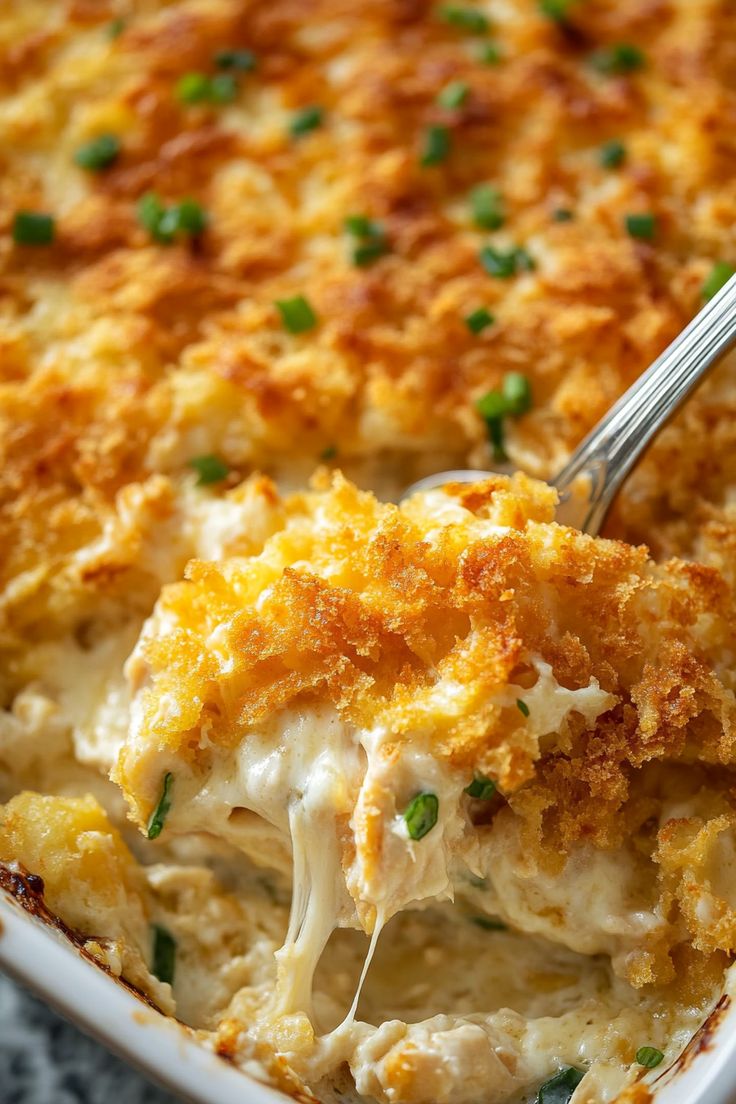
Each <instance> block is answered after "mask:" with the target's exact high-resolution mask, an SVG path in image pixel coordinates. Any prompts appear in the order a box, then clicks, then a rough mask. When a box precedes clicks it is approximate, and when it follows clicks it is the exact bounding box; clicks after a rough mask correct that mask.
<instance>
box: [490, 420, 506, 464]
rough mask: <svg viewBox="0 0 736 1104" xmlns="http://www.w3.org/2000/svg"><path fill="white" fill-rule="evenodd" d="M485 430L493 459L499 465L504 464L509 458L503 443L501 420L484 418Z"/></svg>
mask: <svg viewBox="0 0 736 1104" xmlns="http://www.w3.org/2000/svg"><path fill="white" fill-rule="evenodd" d="M486 429H487V430H488V440H489V441H490V442H491V449H492V451H493V459H494V460H495V461H496V462H497V463H499V464H503V463H505V462H506V461H507V460H508V458H509V457H508V453H507V452H506V446H505V443H504V428H503V418H486Z"/></svg>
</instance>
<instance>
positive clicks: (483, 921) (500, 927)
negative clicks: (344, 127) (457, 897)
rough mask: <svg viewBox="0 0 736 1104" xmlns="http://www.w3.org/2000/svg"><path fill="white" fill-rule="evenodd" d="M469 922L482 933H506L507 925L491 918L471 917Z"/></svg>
mask: <svg viewBox="0 0 736 1104" xmlns="http://www.w3.org/2000/svg"><path fill="white" fill-rule="evenodd" d="M471 920H472V922H473V923H474V924H475V925H476V926H477V927H479V928H483V929H484V931H508V925H507V924H504V922H503V920H496V919H495V918H494V917H492V916H471Z"/></svg>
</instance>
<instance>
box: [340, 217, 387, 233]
mask: <svg viewBox="0 0 736 1104" xmlns="http://www.w3.org/2000/svg"><path fill="white" fill-rule="evenodd" d="M345 229H346V230H347V232H348V234H353V235H354V236H355V237H356V238H381V237H383V227H382V226H381V224H380V222H374V221H373V219H370V218H368V216H367V215H348V216H347V218H346V219H345Z"/></svg>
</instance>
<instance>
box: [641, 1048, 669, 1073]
mask: <svg viewBox="0 0 736 1104" xmlns="http://www.w3.org/2000/svg"><path fill="white" fill-rule="evenodd" d="M663 1058H664V1054H663V1053H662V1051H661V1050H657V1048H656V1047H650V1046H643V1047H639V1049H638V1050H637V1052H636V1060H637V1062H638V1063H639V1065H640V1066H644V1068H645V1069H655V1068H656V1067H657V1066H658V1065H659V1063H660V1062H661V1061H662V1060H663Z"/></svg>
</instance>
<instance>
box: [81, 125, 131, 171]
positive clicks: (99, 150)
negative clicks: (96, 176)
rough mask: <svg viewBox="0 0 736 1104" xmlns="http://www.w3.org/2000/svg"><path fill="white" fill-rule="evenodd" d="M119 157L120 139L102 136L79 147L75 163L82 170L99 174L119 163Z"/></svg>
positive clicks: (108, 135)
mask: <svg viewBox="0 0 736 1104" xmlns="http://www.w3.org/2000/svg"><path fill="white" fill-rule="evenodd" d="M119 155H120V139H119V138H117V137H116V136H115V135H114V134H100V136H99V137H98V138H92V139H91V140H90V141H89V142H85V143H84V145H83V146H80V147H79V149H78V150H77V152H76V153H75V154H74V163H75V165H79V167H80V169H88V170H89V171H90V172H99V171H100V170H101V169H106V168H108V167H109V166H110V165H112V163H113V161H117V159H118V156H119Z"/></svg>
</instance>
